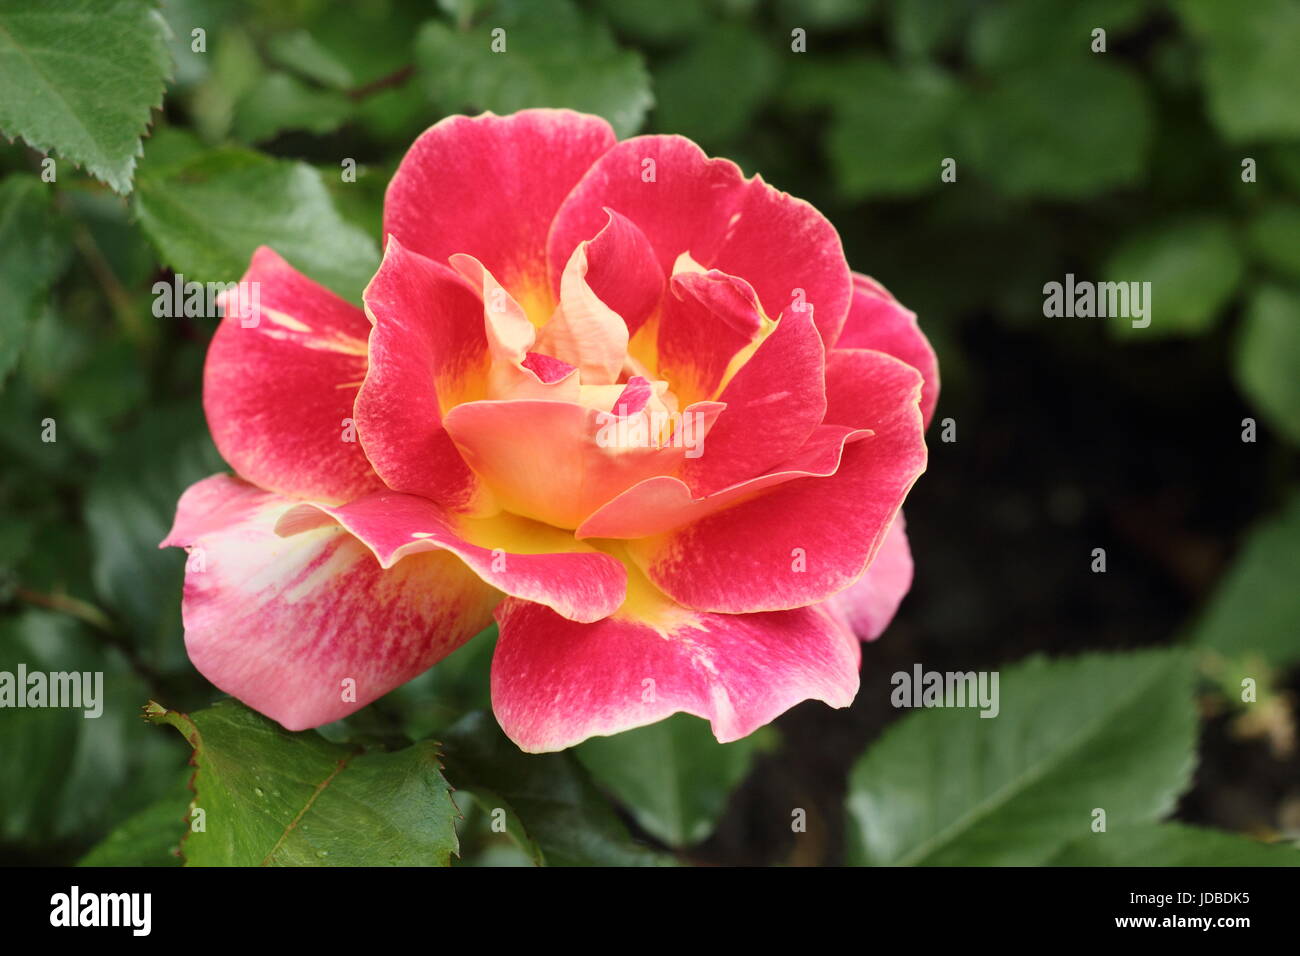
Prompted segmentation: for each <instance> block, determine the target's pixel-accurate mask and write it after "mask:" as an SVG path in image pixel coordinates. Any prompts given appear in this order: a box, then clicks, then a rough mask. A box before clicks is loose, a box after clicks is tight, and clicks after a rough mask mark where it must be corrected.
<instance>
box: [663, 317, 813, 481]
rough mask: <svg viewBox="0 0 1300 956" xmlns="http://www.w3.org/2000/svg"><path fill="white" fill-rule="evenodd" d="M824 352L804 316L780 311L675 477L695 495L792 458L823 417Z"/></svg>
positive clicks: (724, 391) (750, 475)
mask: <svg viewBox="0 0 1300 956" xmlns="http://www.w3.org/2000/svg"><path fill="white" fill-rule="evenodd" d="M825 377H826V354H825V350H824V349H823V348H822V341H821V336H819V335H818V334H817V329H816V328H815V327H814V326H813V323H812V315H811V313H808V312H787V313H786V314H785V315H783V316H782V317H781V320H780V322H778V323H777V326H776V328H775V329H774V330H773V331H772V333H771V334H770V335H769V336H768V337H767V338H766V339H765V340H764V341H763V342H762V343H761V344H760V345H759V346H758V349H757V350H756V351H755V352H754V354H753V357H752V358H750V359H749V360H748V361H747V362H745V364H744V365H742V366H740V368H739V370H738V371H737V372H736V373H735V376H734V377H733V378H732V379H731V380H730V381H729V382H728V383H727V386H726V388H725V389H723V391H722V394H721V395H720V396H719V397H718V400H719V401H720V402H722V403H724V404H725V405H726V406H727V410H726V412H724V413H723V414H722V415H720V416H719V417H718V423H717V425H715V426H714V428H713V431H711V432H710V433H709V443H708V446H707V447H706V448H705V451H704V454H703V455H701V456H700V457H699V458H694V459H690V460H688V461H687V462H686V465H685V467H684V468H683V470H682V477H683V478H684V479H685V481H686V482H687V484H689V485H690V486H691V488H692V489H693V490H694V491H695V493H696V494H697V495H708V494H711V493H713V492H715V491H717V490H719V489H722V488H726V487H727V486H728V485H731V484H734V483H735V482H738V481H742V480H744V479H746V478H751V477H753V476H755V475H761V474H763V473H764V471H766V470H767V469H769V468H772V467H773V466H775V465H777V464H778V463H779V462H783V461H785V460H786V459H788V458H790V457H791V456H792V455H795V454H798V453H799V451H800V449H802V448H803V447H804V445H805V444H806V443H807V441H808V439H809V438H810V437H811V436H812V434H813V431H814V430H815V429H816V428H817V426H818V425H819V424H820V423H821V421H822V419H823V418H824V417H825V415H826V385H825Z"/></svg>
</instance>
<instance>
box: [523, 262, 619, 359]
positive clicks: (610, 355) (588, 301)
mask: <svg viewBox="0 0 1300 956" xmlns="http://www.w3.org/2000/svg"><path fill="white" fill-rule="evenodd" d="M587 269H588V265H587V243H585V242H584V243H579V244H578V248H576V249H574V250H573V255H572V256H570V258H569V263H568V265H566V266H565V267H564V274H563V275H562V276H561V277H560V302H559V305H557V306H556V308H555V314H554V315H552V316H551V319H550V321H549V322H547V323H546V325H544V326H543V327H542V330H541V332H540V333H539V334H538V336H537V350H538V351H539V352H542V353H544V354H546V355H550V356H553V357H555V358H557V359H560V360H561V361H564V362H568V363H569V364H571V365H574V366H576V367H577V368H578V370H579V374H580V376H581V380H582V384H584V385H613V384H614V383H616V382H617V381H618V378H619V374H620V373H621V372H622V371H623V363H624V361H625V360H626V358H627V340H628V330H627V325H625V324H624V322H623V317H622V316H620V315H619V314H618V313H617V312H615V311H614V310H613V309H611V308H610V307H609V306H607V305H606V304H605V303H604V302H602V301H601V300H600V298H599V297H598V296H597V295H596V293H595V292H593V291H592V289H591V286H590V285H589V284H588V283H587Z"/></svg>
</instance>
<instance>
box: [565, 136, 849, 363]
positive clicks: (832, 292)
mask: <svg viewBox="0 0 1300 956" xmlns="http://www.w3.org/2000/svg"><path fill="white" fill-rule="evenodd" d="M651 164H653V165H651ZM652 174H653V178H651V176H652ZM606 208H609V209H613V210H615V211H616V212H618V213H619V214H620V215H623V216H626V217H627V218H628V219H630V220H631V221H632V222H634V223H636V225H637V226H638V227H640V229H641V231H642V232H644V233H645V235H646V237H647V238H648V239H649V240H650V244H651V246H653V248H654V251H655V255H656V256H657V257H658V259H659V266H660V269H661V270H662V272H663V273H664V274H665V275H668V274H671V272H672V267H673V264H674V262H675V261H676V260H677V257H678V256H679V255H680V254H681V253H683V252H689V253H690V255H691V256H692V257H693V258H694V259H695V261H696V262H698V263H699V264H700V265H702V266H703V267H704V268H706V269H719V270H721V271H723V272H726V273H729V274H731V275H735V276H740V277H741V278H743V279H746V280H748V281H749V282H750V283H751V284H753V286H754V289H755V291H756V292H757V293H758V297H759V300H760V301H761V302H762V303H763V308H764V311H766V312H767V314H768V315H780V314H781V313H783V312H785V311H786V310H787V309H788V307H789V306H790V304H791V302H792V301H793V300H794V299H795V298H796V296H797V295H798V293H796V291H795V290H797V289H802V290H803V299H804V301H806V302H807V303H809V304H810V305H812V306H813V307H814V308H815V309H816V314H815V319H816V322H817V328H818V330H819V331H820V332H821V333H822V337H823V338H824V339H825V340H826V341H828V342H833V341H835V339H836V338H837V337H838V335H839V330H840V327H841V325H843V323H844V317H845V315H846V314H847V313H848V308H849V300H850V296H851V292H852V288H851V282H850V277H849V267H848V263H847V262H845V260H844V251H843V249H842V248H841V246H840V239H839V235H838V234H837V233H836V232H835V228H834V227H833V226H832V225H831V224H830V223H829V222H828V221H827V220H826V218H825V217H824V216H822V215H821V214H820V213H819V212H817V210H815V209H814V208H813V207H812V206H810V205H809V204H808V203H806V202H803V201H802V200H799V199H795V198H794V197H792V196H790V195H789V194H788V193H783V192H781V191H780V190H777V189H773V188H772V187H771V186H768V185H767V183H765V182H763V180H762V179H761V178H760V177H757V176H755V177H754V178H753V179H748V180H747V179H745V178H744V176H743V175H742V174H741V172H740V169H739V168H738V167H737V166H736V164H735V163H732V162H731V161H729V160H725V159H709V158H708V157H706V156H705V155H704V153H703V152H702V151H701V150H700V148H699V147H698V146H696V145H695V144H694V143H692V142H691V141H690V140H688V139H684V138H683V137H680V136H638V137H635V138H633V139H629V140H625V141H624V142H622V143H619V144H618V145H617V146H615V147H614V148H613V149H611V150H610V151H609V152H607V153H605V154H604V155H603V156H602V157H601V158H600V159H599V160H598V161H596V163H595V164H594V165H593V166H592V168H591V170H590V171H589V172H588V173H587V174H586V175H585V176H584V177H583V179H582V181H581V182H580V183H578V185H577V187H576V188H575V189H574V190H573V194H572V195H571V196H569V198H568V199H567V200H565V203H564V205H563V206H562V207H561V209H560V211H559V213H558V214H557V215H556V217H555V223H554V225H553V226H552V228H551V235H550V238H549V239H548V241H547V257H548V260H549V264H550V269H551V274H552V276H557V275H559V273H560V270H561V269H562V268H563V266H564V264H565V262H567V261H568V258H569V254H570V253H571V252H572V251H573V249H574V247H575V246H577V244H578V243H579V242H582V241H583V240H584V239H590V238H591V237H592V236H594V235H596V233H597V232H599V231H600V228H601V226H602V225H604V222H605V209H606Z"/></svg>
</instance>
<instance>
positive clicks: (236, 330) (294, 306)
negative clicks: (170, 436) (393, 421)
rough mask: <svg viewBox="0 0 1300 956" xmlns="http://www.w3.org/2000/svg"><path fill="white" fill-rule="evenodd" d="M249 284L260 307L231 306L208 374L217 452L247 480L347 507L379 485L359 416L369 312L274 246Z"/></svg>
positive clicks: (206, 400)
mask: <svg viewBox="0 0 1300 956" xmlns="http://www.w3.org/2000/svg"><path fill="white" fill-rule="evenodd" d="M241 283H248V284H250V285H246V286H243V288H246V289H249V290H250V292H249V293H248V294H249V295H250V297H251V295H252V294H253V291H252V290H255V293H256V296H257V298H258V300H259V303H258V308H257V309H255V310H253V311H251V312H247V313H246V314H244V315H242V316H241V315H238V314H236V312H237V310H236V309H234V308H232V307H231V305H232V303H231V301H230V300H229V299H225V300H224V302H225V304H226V306H227V312H228V314H227V315H226V316H225V318H223V319H222V321H221V324H220V325H219V326H218V327H217V331H216V334H215V335H214V336H213V337H212V344H211V345H210V346H209V348H208V357H207V364H206V365H205V367H204V370H203V408H204V411H205V412H206V413H207V417H208V428H209V429H210V430H211V432H212V440H213V441H214V442H215V443H216V445H217V450H218V451H220V452H221V455H222V457H223V458H225V459H226V461H227V462H229V463H230V465H231V467H232V468H234V469H235V471H237V472H239V474H240V475H242V476H243V477H244V478H247V479H248V480H249V481H251V482H253V483H255V484H257V485H260V486H262V487H263V488H268V489H270V490H272V491H277V492H279V493H281V494H285V495H292V496H300V497H310V498H318V499H321V500H324V501H346V500H347V499H349V498H353V497H355V496H357V495H359V494H364V493H365V492H367V491H370V490H372V489H374V488H377V487H380V486H381V482H380V480H379V478H378V476H377V475H375V473H374V471H373V470H372V468H371V467H370V463H369V462H368V461H367V460H366V456H365V455H364V454H363V453H362V450H361V445H360V444H359V443H358V442H357V441H356V435H355V431H356V430H355V428H354V425H353V420H352V419H353V416H352V404H353V400H354V399H355V398H356V395H357V389H358V387H359V386H360V385H361V380H362V379H363V378H364V377H365V375H366V338H367V336H369V334H370V323H369V322H367V321H366V317H365V314H364V313H363V312H362V311H361V310H360V309H358V308H356V307H355V306H353V305H349V304H348V303H347V302H344V301H343V300H342V299H340V298H339V297H338V296H336V295H334V293H332V292H330V291H329V290H327V289H325V288H323V287H322V286H319V285H317V284H316V283H315V282H312V281H311V280H310V279H308V278H307V277H306V276H304V275H302V274H301V273H299V272H297V271H296V270H295V269H294V268H293V267H292V266H290V265H289V264H288V263H287V262H285V261H284V260H283V259H282V258H280V256H278V255H277V254H276V253H275V252H273V251H272V250H271V249H269V248H267V247H266V246H262V247H260V248H259V249H258V250H257V251H256V252H255V253H253V260H252V262H251V263H250V264H249V266H248V271H247V272H246V273H245V274H244V277H243V279H242V280H241ZM253 283H255V284H256V285H255V286H254V285H251V284H253Z"/></svg>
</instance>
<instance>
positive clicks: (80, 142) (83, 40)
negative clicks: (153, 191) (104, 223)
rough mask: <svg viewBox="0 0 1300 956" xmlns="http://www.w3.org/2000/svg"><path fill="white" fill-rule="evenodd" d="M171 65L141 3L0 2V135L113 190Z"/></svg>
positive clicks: (123, 177) (159, 23)
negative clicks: (70, 164)
mask: <svg viewBox="0 0 1300 956" xmlns="http://www.w3.org/2000/svg"><path fill="white" fill-rule="evenodd" d="M170 68H171V57H170V55H169V53H168V50H167V27H166V25H165V24H164V22H163V20H162V17H161V16H160V15H159V14H158V11H157V10H156V9H154V4H152V3H150V2H148V0H42V2H41V3H31V2H28V0H0V130H2V131H3V132H4V133H5V134H6V135H7V136H9V137H11V138H12V137H15V136H20V137H22V139H23V140H25V141H26V142H27V144H28V145H29V146H32V147H34V148H36V149H39V150H41V151H42V152H47V153H48V152H50V151H54V152H55V153H57V154H58V156H59V157H60V158H63V159H68V160H71V161H72V162H74V163H77V164H78V165H82V166H85V167H86V169H87V170H88V171H89V172H90V173H91V174H92V175H93V176H95V177H96V178H97V179H100V180H102V181H104V182H106V183H108V185H110V186H112V187H113V189H115V190H116V191H117V192H119V193H122V194H126V193H129V192H130V191H131V178H132V174H133V173H134V171H135V163H136V159H137V158H138V157H139V156H140V137H141V136H143V135H144V132H145V130H146V129H148V127H149V114H150V111H151V110H153V109H155V108H158V107H160V106H161V105H162V97H163V85H164V82H165V80H166V78H167V75H168V72H169V70H170Z"/></svg>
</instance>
